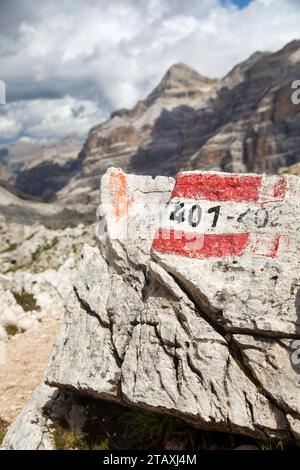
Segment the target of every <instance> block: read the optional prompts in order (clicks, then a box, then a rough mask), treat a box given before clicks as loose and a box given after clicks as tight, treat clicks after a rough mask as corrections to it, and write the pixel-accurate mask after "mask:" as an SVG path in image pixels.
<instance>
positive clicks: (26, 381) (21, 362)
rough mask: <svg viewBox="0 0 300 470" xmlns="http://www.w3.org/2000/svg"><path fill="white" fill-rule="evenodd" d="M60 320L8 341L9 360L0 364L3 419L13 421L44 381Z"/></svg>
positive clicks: (0, 411) (52, 320)
mask: <svg viewBox="0 0 300 470" xmlns="http://www.w3.org/2000/svg"><path fill="white" fill-rule="evenodd" d="M58 327H59V320H55V319H51V321H48V322H46V323H44V324H41V326H40V327H39V328H38V329H36V330H34V331H28V332H26V333H23V334H19V335H17V336H14V337H12V338H11V339H9V340H7V341H5V345H6V360H5V363H4V364H0V397H1V399H0V423H1V422H2V423H3V422H5V423H7V424H11V423H12V421H13V420H14V419H15V418H16V416H17V415H18V413H19V412H20V410H21V408H22V407H23V405H24V404H25V403H26V402H27V401H28V400H29V398H30V396H31V394H32V392H33V390H34V389H35V387H36V386H37V385H38V384H39V383H40V382H41V381H42V379H43V375H44V372H45V368H46V366H47V363H48V359H49V355H50V352H51V348H52V344H53V341H54V338H55V336H56V333H57V330H58Z"/></svg>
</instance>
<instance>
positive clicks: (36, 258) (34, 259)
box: [31, 237, 58, 263]
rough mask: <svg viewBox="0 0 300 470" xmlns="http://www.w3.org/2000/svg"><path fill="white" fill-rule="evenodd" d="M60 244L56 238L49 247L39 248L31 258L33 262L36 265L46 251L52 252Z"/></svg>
mask: <svg viewBox="0 0 300 470" xmlns="http://www.w3.org/2000/svg"><path fill="white" fill-rule="evenodd" d="M57 244H58V237H54V238H53V240H51V242H50V243H49V244H48V245H44V246H38V247H37V249H36V250H35V252H34V253H32V256H31V262H32V263H35V262H36V261H37V260H38V259H39V257H40V256H41V254H42V253H44V252H45V251H48V250H51V249H52V248H54V247H55V246H56V245H57Z"/></svg>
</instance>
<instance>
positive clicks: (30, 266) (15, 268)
mask: <svg viewBox="0 0 300 470" xmlns="http://www.w3.org/2000/svg"><path fill="white" fill-rule="evenodd" d="M58 242H59V239H58V237H54V238H53V239H52V240H51V242H50V243H48V244H47V245H43V246H42V245H39V246H38V247H37V249H36V250H35V251H34V252H33V253H32V255H31V261H30V262H29V263H27V264H22V265H15V266H12V267H11V268H9V269H8V270H7V271H6V272H5V273H4V274H7V273H15V272H16V271H19V270H21V269H24V270H29V271H31V272H38V270H36V269H34V268H33V265H34V264H35V263H36V262H37V261H38V260H39V258H40V256H41V255H42V253H45V252H46V251H49V250H51V249H52V248H55V246H56V245H57V244H58Z"/></svg>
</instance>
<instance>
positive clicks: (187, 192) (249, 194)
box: [172, 173, 279, 202]
mask: <svg viewBox="0 0 300 470" xmlns="http://www.w3.org/2000/svg"><path fill="white" fill-rule="evenodd" d="M261 184H262V176H243V175H228V176H227V175H220V174H209V173H207V174H184V173H179V175H178V176H177V179H176V184H175V187H174V189H173V192H172V198H174V197H177V198H179V197H184V198H187V199H195V200H199V199H206V200H207V201H220V202H221V201H232V202H247V201H248V202H256V201H257V200H258V199H259V193H260V189H261ZM278 191H279V189H278Z"/></svg>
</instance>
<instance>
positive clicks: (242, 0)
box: [221, 0, 252, 8]
mask: <svg viewBox="0 0 300 470" xmlns="http://www.w3.org/2000/svg"><path fill="white" fill-rule="evenodd" d="M230 2H231V3H234V4H235V5H237V6H238V7H239V8H244V7H246V6H247V5H249V3H251V2H252V0H221V4H222V5H225V6H226V5H228V4H229V3H230Z"/></svg>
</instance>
